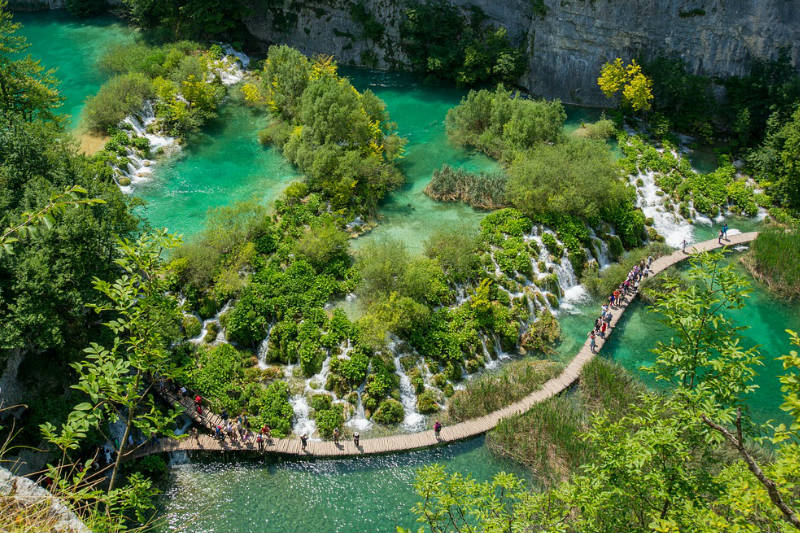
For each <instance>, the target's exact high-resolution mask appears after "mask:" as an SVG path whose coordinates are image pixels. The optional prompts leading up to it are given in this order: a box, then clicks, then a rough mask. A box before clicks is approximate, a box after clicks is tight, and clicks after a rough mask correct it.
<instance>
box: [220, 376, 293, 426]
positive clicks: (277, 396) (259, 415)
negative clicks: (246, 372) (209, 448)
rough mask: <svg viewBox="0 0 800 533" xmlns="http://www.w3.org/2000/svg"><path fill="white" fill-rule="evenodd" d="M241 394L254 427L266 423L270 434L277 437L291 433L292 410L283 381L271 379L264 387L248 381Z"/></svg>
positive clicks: (287, 389)
mask: <svg viewBox="0 0 800 533" xmlns="http://www.w3.org/2000/svg"><path fill="white" fill-rule="evenodd" d="M242 396H243V401H244V402H246V403H245V405H246V408H247V412H249V413H250V419H251V423H252V424H253V425H254V426H255V427H260V426H263V425H265V424H266V425H268V426H269V427H270V430H271V433H272V436H273V437H276V438H279V439H280V438H284V437H288V436H289V435H291V433H292V417H293V416H294V411H293V410H292V405H291V404H290V403H289V386H288V385H287V384H286V382H285V381H273V382H272V383H270V384H269V385H267V386H266V387H264V386H262V385H261V384H259V383H250V384H248V385H247V388H245V389H244V392H243V393H242ZM237 411H238V410H237ZM237 411H234V412H237Z"/></svg>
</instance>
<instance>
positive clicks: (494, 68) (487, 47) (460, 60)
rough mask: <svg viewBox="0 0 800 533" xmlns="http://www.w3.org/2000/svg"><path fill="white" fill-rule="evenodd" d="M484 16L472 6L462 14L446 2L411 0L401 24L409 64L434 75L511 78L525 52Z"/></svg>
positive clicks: (462, 81) (471, 81)
mask: <svg viewBox="0 0 800 533" xmlns="http://www.w3.org/2000/svg"><path fill="white" fill-rule="evenodd" d="M485 19H486V16H485V15H484V14H483V12H482V11H481V10H480V9H479V8H477V7H472V8H471V10H470V12H469V13H468V16H464V15H463V14H462V13H461V12H460V11H459V10H458V8H456V7H455V6H452V5H450V4H447V3H441V2H440V3H427V4H425V3H412V4H411V5H410V6H409V7H408V8H407V9H406V11H405V17H404V19H403V21H402V23H401V26H400V32H401V46H402V47H403V50H404V51H405V53H406V55H407V56H408V58H409V59H410V61H411V65H412V68H413V69H414V70H415V71H417V72H420V73H424V74H426V75H428V76H430V77H433V78H441V79H448V80H452V81H455V82H456V83H458V84H459V85H475V84H479V83H482V82H487V81H488V82H506V83H513V82H514V81H516V79H517V78H519V76H520V75H521V74H522V72H523V71H524V69H525V66H524V56H523V54H522V52H521V51H520V50H519V49H518V48H515V47H514V46H512V45H511V42H510V40H509V38H508V32H507V31H506V29H505V28H503V27H499V28H497V27H494V26H491V25H487V24H485Z"/></svg>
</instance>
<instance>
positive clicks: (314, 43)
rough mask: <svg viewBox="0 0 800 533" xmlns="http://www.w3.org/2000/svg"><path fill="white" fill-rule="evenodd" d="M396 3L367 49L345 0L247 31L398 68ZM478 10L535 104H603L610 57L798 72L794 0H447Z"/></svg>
mask: <svg viewBox="0 0 800 533" xmlns="http://www.w3.org/2000/svg"><path fill="white" fill-rule="evenodd" d="M405 3H406V2H405V1H404V0H367V1H365V2H364V3H363V5H364V6H365V7H366V9H367V11H368V12H369V13H371V15H372V16H373V17H374V18H375V19H376V20H377V21H378V22H380V23H381V24H383V26H384V28H385V33H384V36H383V38H381V39H379V40H378V42H374V41H372V40H369V39H365V38H364V37H363V27H362V26H363V25H362V24H360V23H358V22H356V21H355V20H354V18H353V16H352V5H353V4H354V2H351V1H349V0H334V1H331V0H304V1H303V2H302V4H301V3H300V2H298V1H297V0H284V3H283V4H282V5H281V4H280V2H270V3H269V4H268V5H269V6H270V7H264V6H265V3H264V2H261V1H256V0H251V5H252V13H251V15H250V16H249V18H248V20H247V21H245V22H246V25H247V27H248V29H249V30H250V32H251V33H252V34H253V35H254V36H255V37H256V38H258V39H259V40H260V41H261V42H263V43H264V44H270V43H286V44H289V45H291V46H295V47H297V48H299V49H301V50H302V51H303V52H306V53H308V54H317V53H325V54H333V55H334V56H335V57H336V58H337V60H338V61H339V62H340V63H345V64H358V65H365V66H373V67H379V68H387V67H402V66H403V64H404V62H405V58H404V56H403V54H402V51H401V50H400V48H399V46H398V39H399V33H400V32H399V25H400V22H401V20H402V16H403V10H404V6H405ZM453 3H454V4H455V5H457V6H459V7H461V8H464V9H466V8H468V7H469V6H470V5H476V6H478V7H480V8H481V9H482V10H483V11H484V12H485V13H486V15H487V17H488V22H489V23H493V24H496V25H503V26H505V27H506V29H508V32H509V35H510V36H511V38H512V39H513V40H514V41H515V42H516V43H517V44H520V45H521V46H523V47H524V49H525V50H526V55H527V57H528V71H527V72H526V74H525V75H524V76H523V78H522V79H521V80H520V85H522V86H523V87H525V88H527V89H528V90H530V91H531V92H533V93H534V94H538V95H542V96H546V97H551V98H554V97H557V98H561V99H562V100H564V101H566V102H573V103H582V104H587V105H602V104H604V103H607V102H606V100H605V99H604V98H603V95H602V94H601V93H600V91H599V90H598V89H597V85H596V80H597V75H598V72H599V70H600V66H601V65H602V64H603V63H604V62H606V61H608V60H609V59H613V58H615V57H622V58H624V59H629V58H631V57H636V56H645V57H648V56H650V57H652V56H657V55H659V54H667V55H671V56H679V57H681V58H683V59H684V60H685V61H686V63H687V65H688V66H689V68H690V69H691V70H692V71H693V72H695V73H701V74H706V75H714V76H730V75H740V74H744V73H745V72H747V69H748V65H749V62H750V61H751V60H752V59H753V58H774V57H776V56H777V53H778V50H779V49H780V48H781V47H787V48H788V49H789V51H790V57H791V58H792V60H793V62H794V64H795V65H796V66H797V65H798V64H800V0H544V1H543V5H544V7H545V8H546V12H545V13H544V14H543V15H538V14H537V13H536V12H535V11H534V8H533V6H534V5H535V4H536V2H535V1H534V0H454V2H453Z"/></svg>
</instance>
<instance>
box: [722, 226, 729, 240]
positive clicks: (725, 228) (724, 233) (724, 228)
mask: <svg viewBox="0 0 800 533" xmlns="http://www.w3.org/2000/svg"><path fill="white" fill-rule="evenodd" d="M722 238H723V239H725V240H726V241H727V240H728V223H727V222H725V223H723V224H722Z"/></svg>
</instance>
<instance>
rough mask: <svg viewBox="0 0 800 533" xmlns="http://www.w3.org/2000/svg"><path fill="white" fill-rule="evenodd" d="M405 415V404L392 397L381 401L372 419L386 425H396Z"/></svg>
mask: <svg viewBox="0 0 800 533" xmlns="http://www.w3.org/2000/svg"><path fill="white" fill-rule="evenodd" d="M404 416H405V411H404V410H403V404H401V403H400V402H398V401H397V400H393V399H391V398H390V399H388V400H383V401H382V402H381V403H380V405H379V406H378V410H377V411H375V413H374V414H373V415H372V420H373V421H374V422H377V423H378V424H383V425H384V426H395V425H397V424H399V423H400V422H402V421H403V417H404Z"/></svg>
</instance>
